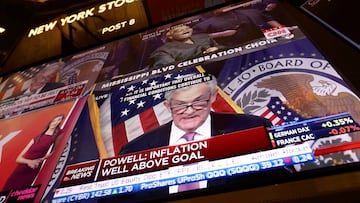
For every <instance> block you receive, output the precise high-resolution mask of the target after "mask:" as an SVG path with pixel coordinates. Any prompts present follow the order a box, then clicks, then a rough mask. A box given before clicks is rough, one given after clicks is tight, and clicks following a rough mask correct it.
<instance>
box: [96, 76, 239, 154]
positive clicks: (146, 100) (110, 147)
mask: <svg viewBox="0 0 360 203" xmlns="http://www.w3.org/2000/svg"><path fill="white" fill-rule="evenodd" d="M188 73H189V71H186V70H184V71H182V72H177V73H168V74H165V75H163V76H159V77H155V78H150V79H146V80H143V81H141V82H137V83H133V84H129V85H125V86H121V87H120V88H119V89H117V90H116V91H114V92H113V93H112V95H111V97H110V98H109V99H107V100H106V101H105V102H104V103H103V104H102V105H101V107H100V123H101V130H102V136H103V140H104V143H105V146H106V148H107V153H108V155H109V156H115V155H117V154H118V152H119V150H120V148H121V146H122V145H124V144H126V143H127V142H129V141H131V140H133V139H135V138H136V137H138V136H140V135H142V134H144V133H145V132H147V131H149V130H151V129H154V128H157V127H159V126H161V125H163V124H165V123H167V122H169V121H171V120H172V118H171V114H170V113H169V112H168V110H167V109H166V107H165V105H164V100H165V99H164V92H161V93H157V94H146V95H144V96H142V97H139V98H135V97H134V99H131V96H129V95H141V93H138V94H133V93H134V92H141V89H144V88H148V87H151V86H155V85H158V84H164V83H167V82H170V81H172V80H176V79H177V78H179V77H181V75H185V74H188ZM218 90H219V93H218V96H217V99H216V101H215V102H214V103H213V106H212V108H213V111H221V112H240V111H241V110H239V109H240V108H239V107H238V106H237V105H236V104H235V103H233V101H232V100H231V99H229V98H227V97H226V95H224V94H222V92H221V90H220V89H218ZM125 95H128V97H127V96H125ZM129 98H130V99H129ZM109 109H111V111H109ZM109 123H111V125H109Z"/></svg>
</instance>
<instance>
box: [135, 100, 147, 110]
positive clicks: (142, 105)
mask: <svg viewBox="0 0 360 203" xmlns="http://www.w3.org/2000/svg"><path fill="white" fill-rule="evenodd" d="M144 104H145V102H144V101H142V100H141V101H140V102H139V103H137V107H136V108H138V109H139V108H141V107H144Z"/></svg>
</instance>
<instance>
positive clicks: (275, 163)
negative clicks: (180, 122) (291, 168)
mask: <svg viewBox="0 0 360 203" xmlns="http://www.w3.org/2000/svg"><path fill="white" fill-rule="evenodd" d="M271 162H272V165H273V166H272V167H279V166H284V165H285V163H284V160H283V159H275V160H272V161H271Z"/></svg>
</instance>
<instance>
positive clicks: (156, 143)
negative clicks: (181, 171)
mask: <svg viewBox="0 0 360 203" xmlns="http://www.w3.org/2000/svg"><path fill="white" fill-rule="evenodd" d="M210 116H211V136H216V135H222V134H226V133H231V132H235V131H240V130H246V129H249V128H254V127H259V126H264V127H270V126H271V123H270V121H269V120H267V119H265V118H261V117H258V116H253V115H246V114H233V113H215V112H211V113H210ZM171 124H172V121H171V122H169V123H167V124H164V125H162V126H160V127H158V128H156V129H154V130H152V131H149V132H147V133H145V134H143V135H141V136H139V137H138V138H136V139H135V140H132V141H131V142H129V143H127V144H126V145H124V146H123V147H122V148H121V150H120V154H126V153H132V152H138V151H142V150H147V149H153V148H156V147H163V146H168V145H169V140H170V130H171Z"/></svg>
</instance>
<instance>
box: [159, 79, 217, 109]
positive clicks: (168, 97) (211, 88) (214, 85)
mask: <svg viewBox="0 0 360 203" xmlns="http://www.w3.org/2000/svg"><path fill="white" fill-rule="evenodd" d="M194 75H196V74H195V73H192V74H186V75H182V76H180V78H187V77H191V76H194ZM206 76H210V77H211V80H208V81H205V82H202V83H204V84H206V85H207V86H208V88H209V92H210V94H214V93H215V92H216V91H217V80H216V77H215V76H214V75H210V74H206ZM180 78H179V79H180ZM202 83H197V84H194V85H198V84H202ZM194 85H189V86H185V87H181V88H178V89H174V90H170V91H167V92H165V95H164V97H165V99H166V100H167V101H169V102H170V100H171V96H172V94H173V93H174V92H176V91H180V90H185V89H189V88H191V87H192V86H194Z"/></svg>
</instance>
